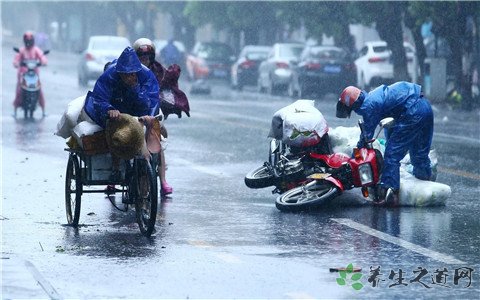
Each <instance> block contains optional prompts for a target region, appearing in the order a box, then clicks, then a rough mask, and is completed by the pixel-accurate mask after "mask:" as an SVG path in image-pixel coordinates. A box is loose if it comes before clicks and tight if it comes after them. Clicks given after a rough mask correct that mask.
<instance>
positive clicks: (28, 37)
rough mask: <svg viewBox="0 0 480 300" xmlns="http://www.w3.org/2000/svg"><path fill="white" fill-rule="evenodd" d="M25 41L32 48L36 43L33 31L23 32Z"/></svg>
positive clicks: (26, 45)
mask: <svg viewBox="0 0 480 300" xmlns="http://www.w3.org/2000/svg"><path fill="white" fill-rule="evenodd" d="M23 43H24V44H25V47H27V48H32V47H33V45H34V44H35V37H34V36H33V32H31V31H27V32H25V33H24V34H23Z"/></svg>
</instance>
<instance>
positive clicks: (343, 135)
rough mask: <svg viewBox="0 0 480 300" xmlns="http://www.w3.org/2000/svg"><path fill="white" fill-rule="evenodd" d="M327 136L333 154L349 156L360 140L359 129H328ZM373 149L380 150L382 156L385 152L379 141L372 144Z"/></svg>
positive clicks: (342, 127)
mask: <svg viewBox="0 0 480 300" xmlns="http://www.w3.org/2000/svg"><path fill="white" fill-rule="evenodd" d="M328 136H329V137H330V143H331V145H332V148H333V153H345V154H347V155H349V156H350V155H351V154H352V152H353V148H355V147H357V143H358V140H359V139H360V127H358V126H356V127H344V126H338V127H335V128H330V130H329V132H328ZM373 148H375V149H378V150H380V152H382V154H383V152H385V147H384V146H383V145H382V143H381V142H380V140H376V141H375V142H373Z"/></svg>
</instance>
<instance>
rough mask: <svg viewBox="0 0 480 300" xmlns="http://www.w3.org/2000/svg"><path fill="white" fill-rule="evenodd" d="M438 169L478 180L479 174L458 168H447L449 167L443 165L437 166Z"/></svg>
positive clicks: (479, 178)
mask: <svg viewBox="0 0 480 300" xmlns="http://www.w3.org/2000/svg"><path fill="white" fill-rule="evenodd" d="M437 169H438V171H440V172H444V173H450V174H453V175H458V176H462V177H467V178H470V179H475V180H480V175H477V174H473V173H469V172H465V171H460V170H455V169H449V168H443V167H437Z"/></svg>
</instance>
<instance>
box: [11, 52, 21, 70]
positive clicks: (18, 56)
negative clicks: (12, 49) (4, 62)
mask: <svg viewBox="0 0 480 300" xmlns="http://www.w3.org/2000/svg"><path fill="white" fill-rule="evenodd" d="M21 60H22V50H20V52H18V53H17V54H15V56H14V57H13V66H14V67H15V68H18V67H20V62H21Z"/></svg>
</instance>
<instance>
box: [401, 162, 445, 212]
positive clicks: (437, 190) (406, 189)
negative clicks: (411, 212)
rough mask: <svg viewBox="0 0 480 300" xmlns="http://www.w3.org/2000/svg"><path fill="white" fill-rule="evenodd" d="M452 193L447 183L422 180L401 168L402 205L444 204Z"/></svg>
mask: <svg viewBox="0 0 480 300" xmlns="http://www.w3.org/2000/svg"><path fill="white" fill-rule="evenodd" d="M451 193H452V190H451V188H450V186H448V185H446V184H443V183H439V182H433V181H425V180H420V179H418V178H415V176H413V175H412V174H410V173H408V172H407V171H406V170H402V169H400V206H443V205H445V203H446V201H447V199H448V198H449V197H450V194H451Z"/></svg>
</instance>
